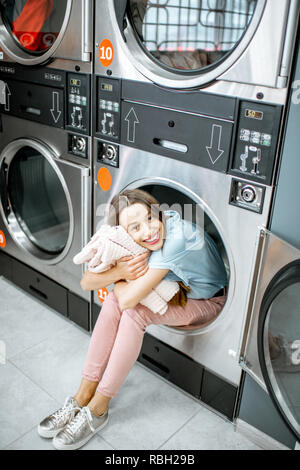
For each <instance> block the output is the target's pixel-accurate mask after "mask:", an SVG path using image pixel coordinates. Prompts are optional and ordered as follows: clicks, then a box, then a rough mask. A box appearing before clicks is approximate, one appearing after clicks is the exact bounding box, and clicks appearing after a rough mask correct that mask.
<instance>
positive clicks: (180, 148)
mask: <svg viewBox="0 0 300 470" xmlns="http://www.w3.org/2000/svg"><path fill="white" fill-rule="evenodd" d="M153 143H154V144H155V145H158V146H160V147H163V148H165V149H168V150H174V151H175V152H180V153H187V151H188V146H187V145H185V144H180V143H178V142H174V141H172V140H165V139H157V138H155V139H153Z"/></svg>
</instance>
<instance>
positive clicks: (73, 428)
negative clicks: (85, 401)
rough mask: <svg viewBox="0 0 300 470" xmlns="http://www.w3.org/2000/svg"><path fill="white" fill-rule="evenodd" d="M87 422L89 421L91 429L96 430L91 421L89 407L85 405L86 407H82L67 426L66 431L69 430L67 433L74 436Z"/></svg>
mask: <svg viewBox="0 0 300 470" xmlns="http://www.w3.org/2000/svg"><path fill="white" fill-rule="evenodd" d="M86 422H87V423H88V425H89V428H90V430H91V431H92V432H94V431H95V429H94V427H93V425H92V423H91V420H90V416H89V413H88V408H86V407H84V408H81V410H80V412H79V413H78V414H77V415H76V416H75V418H73V419H72V421H71V422H70V423H69V424H68V425H67V426H66V428H65V432H67V434H69V435H70V436H71V437H73V436H74V435H75V434H76V432H77V431H78V430H79V429H80V427H81V426H82V425H83V424H85V423H86Z"/></svg>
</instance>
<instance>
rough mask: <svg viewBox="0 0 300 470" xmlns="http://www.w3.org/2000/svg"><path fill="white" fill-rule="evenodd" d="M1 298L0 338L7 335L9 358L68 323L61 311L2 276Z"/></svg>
mask: <svg viewBox="0 0 300 470" xmlns="http://www.w3.org/2000/svg"><path fill="white" fill-rule="evenodd" d="M0 298H1V310H0V325H1V328H0V340H4V339H5V344H6V357H7V359H10V358H11V357H13V356H15V355H16V354H19V353H21V352H22V351H24V350H26V349H28V348H30V347H32V346H34V345H36V344H38V343H40V342H41V341H43V340H45V339H46V338H49V337H50V336H51V335H54V334H55V333H56V332H57V331H60V330H62V329H63V328H65V327H66V326H67V325H68V323H67V322H66V321H65V319H64V318H63V317H62V316H61V315H59V314H58V313H54V311H53V310H51V309H49V308H48V307H47V306H44V305H42V304H41V303H40V302H39V301H38V300H35V299H34V298H32V297H31V296H29V295H27V294H26V293H24V292H23V291H21V290H20V289H18V288H16V287H15V286H14V285H13V284H11V283H9V282H8V281H6V280H4V279H3V278H2V279H0Z"/></svg>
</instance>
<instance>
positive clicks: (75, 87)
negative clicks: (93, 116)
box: [66, 73, 90, 133]
mask: <svg viewBox="0 0 300 470" xmlns="http://www.w3.org/2000/svg"><path fill="white" fill-rule="evenodd" d="M89 103H90V88H89V77H88V76H86V75H83V74H78V73H77V74H75V73H68V74H67V125H66V127H67V128H68V129H72V130H75V129H76V131H79V132H84V133H85V132H87V130H88V127H89V126H88V124H89Z"/></svg>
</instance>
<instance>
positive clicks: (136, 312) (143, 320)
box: [122, 307, 149, 332]
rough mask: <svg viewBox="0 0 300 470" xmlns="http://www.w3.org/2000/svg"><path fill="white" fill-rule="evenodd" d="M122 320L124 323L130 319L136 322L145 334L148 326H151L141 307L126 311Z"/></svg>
mask: <svg viewBox="0 0 300 470" xmlns="http://www.w3.org/2000/svg"><path fill="white" fill-rule="evenodd" d="M122 318H123V319H124V321H126V319H128V318H129V319H130V321H134V322H135V323H136V324H137V325H138V327H139V328H140V329H141V330H142V331H143V332H145V330H146V327H147V325H149V321H148V319H147V316H146V315H145V314H144V312H143V309H142V308H139V307H134V308H128V309H126V310H124V311H123V314H122Z"/></svg>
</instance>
